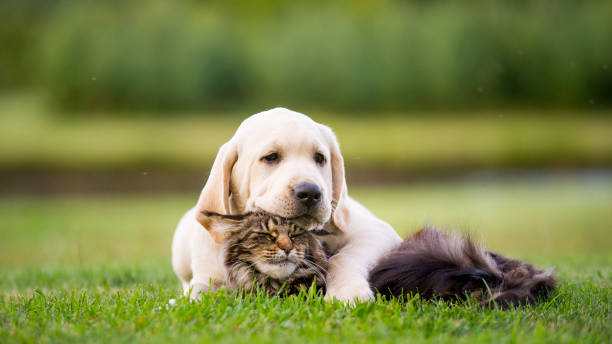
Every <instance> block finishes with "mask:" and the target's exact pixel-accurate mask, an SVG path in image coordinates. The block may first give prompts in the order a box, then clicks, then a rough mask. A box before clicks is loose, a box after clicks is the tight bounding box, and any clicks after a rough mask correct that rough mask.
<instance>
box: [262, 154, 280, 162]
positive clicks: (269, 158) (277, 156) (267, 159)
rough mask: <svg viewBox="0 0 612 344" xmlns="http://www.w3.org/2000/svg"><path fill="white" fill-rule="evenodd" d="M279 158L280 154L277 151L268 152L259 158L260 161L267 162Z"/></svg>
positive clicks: (275, 160)
mask: <svg viewBox="0 0 612 344" xmlns="http://www.w3.org/2000/svg"><path fill="white" fill-rule="evenodd" d="M279 159H280V155H279V154H278V153H270V154H268V155H266V156H264V157H263V158H261V160H262V161H264V162H267V163H269V164H271V163H275V162H277V161H278V160H279Z"/></svg>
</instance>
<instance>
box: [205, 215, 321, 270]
mask: <svg viewBox="0 0 612 344" xmlns="http://www.w3.org/2000/svg"><path fill="white" fill-rule="evenodd" d="M203 215H204V216H206V217H207V218H208V219H207V220H208V224H207V226H208V228H207V229H208V230H209V231H214V232H217V233H223V235H224V240H223V244H224V245H225V249H226V264H227V265H228V266H231V265H232V264H233V263H234V262H238V261H240V262H243V263H245V262H246V263H248V264H250V266H252V267H253V268H255V269H256V270H257V271H259V272H261V273H263V274H266V275H268V276H269V277H271V278H274V279H277V280H284V279H286V278H287V277H289V276H290V275H291V274H292V273H293V272H294V271H295V269H296V268H297V267H298V265H299V264H301V263H303V262H304V261H305V259H306V258H307V255H309V254H310V251H311V250H312V249H313V247H312V246H313V245H318V242H316V239H315V238H314V237H313V235H312V233H311V232H310V230H312V228H304V227H301V226H300V225H298V224H296V223H294V222H292V221H290V220H288V219H286V218H283V217H280V216H276V215H272V214H268V213H247V214H242V215H220V214H216V213H210V212H208V213H203Z"/></svg>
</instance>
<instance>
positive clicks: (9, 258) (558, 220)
mask: <svg viewBox="0 0 612 344" xmlns="http://www.w3.org/2000/svg"><path fill="white" fill-rule="evenodd" d="M352 193H353V195H354V196H355V197H356V198H357V199H359V200H361V201H362V202H363V203H365V204H366V205H367V206H368V207H369V208H371V209H372V210H373V211H374V212H375V213H376V214H378V215H379V216H381V217H382V218H384V219H386V220H388V221H389V222H390V223H392V224H393V225H394V226H395V228H396V229H397V230H398V231H399V232H401V233H402V234H407V233H409V232H411V231H413V230H415V229H416V228H418V227H419V226H422V225H423V224H426V223H432V224H437V225H440V226H441V227H443V228H451V226H454V227H455V228H457V229H459V228H461V229H467V230H470V231H472V232H473V233H475V234H476V236H477V237H479V238H480V239H481V240H482V241H483V242H484V243H485V244H486V245H487V247H490V248H493V249H495V250H499V251H501V252H503V253H507V254H512V255H513V256H516V257H520V258H526V259H529V260H530V261H533V262H534V263H536V264H537V265H539V266H542V267H544V266H555V268H556V274H557V276H558V278H559V280H560V288H559V293H558V294H557V295H556V296H555V297H554V298H553V299H552V300H550V301H548V302H545V303H542V304H540V305H539V306H537V307H535V308H530V307H526V308H520V309H515V310H511V311H507V312H501V311H497V310H491V309H480V308H478V307H476V306H474V305H473V304H470V303H464V304H460V305H454V306H453V305H449V304H447V303H443V302H426V301H422V300H419V299H418V297H415V298H412V299H409V300H404V301H405V302H399V301H397V300H396V301H393V302H388V301H378V302H376V303H369V304H359V305H357V306H356V307H354V308H348V307H345V306H343V305H341V304H338V303H328V302H324V301H322V299H321V298H319V297H315V296H313V295H303V296H302V297H290V298H287V299H278V298H267V297H264V296H261V295H259V296H253V297H247V298H246V299H240V298H236V297H232V296H226V295H223V294H211V295H207V296H206V297H205V298H204V299H203V300H202V301H201V302H199V303H196V304H189V303H187V302H185V301H184V300H179V301H178V304H177V305H176V306H172V307H168V308H166V304H167V302H168V300H169V299H170V298H175V297H177V295H179V293H180V291H179V288H178V281H177V280H176V278H175V277H174V275H173V272H172V270H171V267H170V263H169V253H170V252H169V240H170V238H171V236H172V232H173V228H174V226H175V224H176V222H177V220H178V218H179V217H180V216H181V215H182V212H183V211H185V210H186V209H187V207H189V206H190V205H192V204H193V203H194V202H195V199H196V197H197V194H196V193H194V194H193V195H185V194H174V195H105V196H102V195H97V196H94V195H88V196H62V197H55V198H51V197H49V198H41V197H24V196H11V197H4V198H2V199H1V200H0V231H1V232H0V235H1V237H2V240H1V241H0V342H2V343H6V342H37V343H38V342H41V343H45V342H212V341H214V342H220V343H223V342H238V343H243V342H250V343H254V342H296V343H301V342H307V341H318V342H340V341H345V342H389V343H397V342H415V343H420V342H423V343H426V342H436V343H451V342H452V343H480V342H496V343H497V342H499V343H505V342H507V343H523V342H536V343H537V342H546V343H559V342H580V343H585V342H591V343H601V342H609V341H610V340H612V330H611V328H612V327H611V326H610V324H611V323H612V318H611V317H610V311H611V308H612V307H611V305H612V285H611V280H612V269H611V266H612V255H611V254H610V252H611V248H612V230H611V229H612V212H611V211H610V210H612V182H611V181H610V179H609V178H608V176H603V177H601V178H558V179H537V178H536V179H533V180H514V181H507V180H506V181H495V180H490V181H479V182H478V183H476V182H470V181H466V182H453V183H450V182H448V183H430V184H421V185H401V186H394V187H391V186H390V187H384V188H380V187H377V188H373V187H361V188H353V189H352ZM159 307H161V309H160V308H159Z"/></svg>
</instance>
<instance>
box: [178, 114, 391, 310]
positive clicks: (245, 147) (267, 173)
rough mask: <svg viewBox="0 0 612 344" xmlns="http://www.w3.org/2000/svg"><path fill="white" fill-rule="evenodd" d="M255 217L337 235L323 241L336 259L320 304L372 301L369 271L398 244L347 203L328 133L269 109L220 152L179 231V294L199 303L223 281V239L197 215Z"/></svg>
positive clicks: (337, 154)
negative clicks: (270, 215) (200, 297)
mask: <svg viewBox="0 0 612 344" xmlns="http://www.w3.org/2000/svg"><path fill="white" fill-rule="evenodd" d="M256 210H263V211H267V212H270V213H274V214H278V215H280V216H284V217H288V218H294V219H295V220H296V221H300V222H303V223H304V225H310V226H323V227H324V228H325V229H326V230H328V231H331V232H334V233H336V234H337V235H332V236H325V239H326V244H327V245H328V246H329V247H330V248H331V249H332V250H333V251H335V252H336V253H335V255H334V256H332V257H331V259H330V262H329V263H330V264H329V276H328V279H327V295H326V299H333V298H337V299H339V300H342V301H355V300H361V301H368V300H372V299H373V296H374V295H373V293H372V291H371V290H370V286H369V284H368V280H367V278H368V273H369V270H370V269H371V268H372V267H373V265H374V263H376V261H377V260H378V259H379V258H380V257H381V255H383V254H384V253H385V252H388V251H389V250H390V249H391V248H393V247H394V246H396V245H397V244H399V243H400V241H401V240H400V237H399V236H398V235H397V233H396V232H395V231H394V230H393V228H391V226H389V225H388V224H387V223H385V222H383V221H381V220H379V219H378V218H376V216H374V215H373V214H372V213H371V212H370V211H368V210H367V209H366V208H365V207H363V206H362V205H361V204H359V203H358V202H356V201H355V200H353V199H352V198H350V197H349V196H348V194H347V190H346V183H345V180H344V161H343V159H342V155H341V154H340V148H339V146H338V142H337V141H336V137H335V136H334V133H333V132H332V131H331V129H330V128H329V127H327V126H324V125H321V124H318V123H316V122H314V121H313V120H312V119H310V118H309V117H308V116H306V115H303V114H300V113H297V112H294V111H290V110H287V109H283V108H276V109H272V110H268V111H264V112H261V113H258V114H256V115H253V116H251V117H249V118H247V119H246V120H245V121H244V122H242V124H241V125H240V127H239V128H238V130H237V131H236V133H235V134H234V136H233V137H232V138H231V139H230V140H229V141H228V142H227V143H225V144H224V145H223V146H221V148H220V149H219V153H218V154H217V158H216V160H215V162H214V164H213V167H212V170H211V173H210V175H209V177H208V181H207V182H206V185H205V186H204V189H203V190H202V193H201V195H200V199H199V200H198V203H197V204H196V206H195V207H194V208H193V209H191V210H189V211H188V212H187V213H186V214H185V215H184V216H183V218H182V219H181V221H180V222H179V224H178V228H177V229H176V233H175V234H174V239H173V242H172V265H173V267H174V271H175V272H176V274H177V275H178V277H179V279H180V280H181V281H182V284H183V290H184V292H185V294H188V293H189V292H190V291H191V296H192V297H198V295H199V293H201V292H203V291H207V290H209V288H215V287H217V286H218V285H222V284H223V281H224V279H225V273H226V272H225V265H224V257H223V252H222V247H221V245H220V243H221V242H222V241H223V233H220V232H215V231H211V230H206V228H209V226H208V223H207V221H208V218H207V217H206V216H201V213H202V212H216V213H220V214H236V213H244V212H248V211H256ZM267 265H269V264H267ZM286 265H287V264H279V267H278V268H279V269H286ZM274 268H275V267H274V266H266V269H274ZM278 274H279V275H282V274H283V272H282V271H279V272H278ZM212 281H216V282H215V284H214V285H211V282H212Z"/></svg>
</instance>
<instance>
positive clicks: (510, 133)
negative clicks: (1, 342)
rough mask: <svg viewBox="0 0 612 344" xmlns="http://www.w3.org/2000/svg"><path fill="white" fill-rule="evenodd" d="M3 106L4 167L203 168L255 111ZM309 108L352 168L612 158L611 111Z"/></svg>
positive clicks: (599, 162)
mask: <svg viewBox="0 0 612 344" xmlns="http://www.w3.org/2000/svg"><path fill="white" fill-rule="evenodd" d="M259 110H263V109H253V112H256V111H259ZM0 114H2V116H0V148H2V149H0V169H3V170H13V169H17V170H19V169H26V170H27V169H33V170H37V169H42V170H85V171H91V170H106V171H114V170H126V169H127V170H129V169H143V168H145V169H151V168H157V169H175V170H176V169H178V170H192V171H199V172H200V171H205V170H206V169H207V168H208V167H209V166H210V165H211V164H212V161H213V160H214V157H215V155H216V153H217V150H218V148H219V146H220V145H221V144H223V143H224V142H225V141H227V140H228V139H229V138H230V137H231V136H232V135H233V133H234V131H235V130H236V128H237V127H238V125H239V124H240V122H241V121H242V120H243V119H244V118H246V117H247V116H248V115H250V114H251V113H242V114H237V113H234V114H225V113H224V114H218V115H214V114H207V115H202V114H190V115H189V114H181V115H177V116H174V115H172V114H169V115H166V116H160V115H157V116H155V115H154V114H153V115H151V114H148V115H147V114H141V115H140V116H138V115H133V114H129V115H126V116H121V114H116V113H114V114H104V113H98V114H91V113H81V114H77V115H75V114H73V115H71V116H65V115H61V114H57V113H53V112H51V111H50V110H49V107H48V106H47V105H46V104H45V103H44V102H42V101H40V100H39V99H38V98H36V97H29V96H0ZM309 114H310V115H311V116H312V117H313V118H314V119H315V120H317V121H319V122H322V123H325V124H328V125H330V126H331V127H332V128H333V129H334V130H335V132H336V134H337V136H338V139H339V141H340V144H341V147H342V150H343V155H344V158H345V162H346V164H347V166H349V167H350V168H352V169H358V168H368V169H376V170H378V171H384V170H389V169H393V170H399V171H402V172H412V171H414V172H421V173H423V171H430V170H435V169H439V170H443V169H452V168H508V167H513V168H514V167H581V166H610V165H612V116H610V110H601V111H599V112H585V111H582V112H580V111H578V112H576V111H574V112H572V111H556V112H539V111H480V112H479V113H477V114H471V113H453V112H450V111H449V112H446V113H433V114H431V113H429V114H428V113H410V114H385V115H374V116H361V117H353V116H350V115H348V114H344V115H341V116H338V115H334V114H330V113H325V112H317V111H313V112H309Z"/></svg>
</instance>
